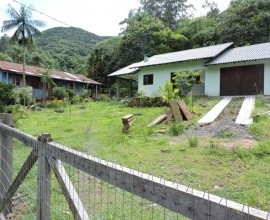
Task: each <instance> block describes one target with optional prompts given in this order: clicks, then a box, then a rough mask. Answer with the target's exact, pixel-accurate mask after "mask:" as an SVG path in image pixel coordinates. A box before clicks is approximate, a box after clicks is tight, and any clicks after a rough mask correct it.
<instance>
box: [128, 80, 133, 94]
mask: <svg viewBox="0 0 270 220" xmlns="http://www.w3.org/2000/svg"><path fill="white" fill-rule="evenodd" d="M132 87H133V86H132V79H129V98H131V97H132Z"/></svg>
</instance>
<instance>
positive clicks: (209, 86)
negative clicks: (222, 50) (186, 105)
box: [205, 60, 270, 96]
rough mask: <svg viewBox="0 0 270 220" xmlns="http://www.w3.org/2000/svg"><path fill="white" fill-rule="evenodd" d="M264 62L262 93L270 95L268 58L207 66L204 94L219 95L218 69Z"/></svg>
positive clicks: (269, 63) (269, 62) (269, 61)
mask: <svg viewBox="0 0 270 220" xmlns="http://www.w3.org/2000/svg"><path fill="white" fill-rule="evenodd" d="M253 64H264V95H270V60H259V61H252V62H238V63H230V64H223V65H215V66H209V67H207V68H206V70H205V95H208V96H219V95H220V69H221V68H225V67H234V66H246V65H253Z"/></svg>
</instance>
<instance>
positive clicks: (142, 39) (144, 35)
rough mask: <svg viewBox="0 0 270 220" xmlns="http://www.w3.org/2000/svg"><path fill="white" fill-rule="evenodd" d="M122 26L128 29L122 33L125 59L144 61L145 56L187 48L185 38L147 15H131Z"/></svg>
mask: <svg viewBox="0 0 270 220" xmlns="http://www.w3.org/2000/svg"><path fill="white" fill-rule="evenodd" d="M122 24H126V25H127V27H126V29H125V30H124V31H123V33H122V34H123V39H122V42H121V45H120V49H121V53H124V54H125V57H129V58H131V57H134V61H138V60H142V59H143V57H144V55H145V54H147V55H149V56H152V55H155V54H160V53H166V52H172V51H176V50H182V49H185V48H186V45H187V38H186V37H185V36H183V35H181V34H178V33H175V32H174V31H172V30H171V29H170V28H168V27H165V26H164V24H163V22H162V21H161V20H159V19H157V18H154V17H152V16H149V15H148V14H147V13H136V14H134V15H131V17H130V18H128V19H126V20H125V21H124V22H123V23H122ZM130 63H131V62H129V63H128V64H130Z"/></svg>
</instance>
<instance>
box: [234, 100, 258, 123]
mask: <svg viewBox="0 0 270 220" xmlns="http://www.w3.org/2000/svg"><path fill="white" fill-rule="evenodd" d="M254 105H255V96H246V97H245V100H244V102H243V104H242V106H241V109H240V111H239V114H238V116H237V119H236V121H235V123H236V124H240V125H251V124H252V122H253V120H252V118H251V114H252V111H253V109H254Z"/></svg>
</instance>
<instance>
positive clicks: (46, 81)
mask: <svg viewBox="0 0 270 220" xmlns="http://www.w3.org/2000/svg"><path fill="white" fill-rule="evenodd" d="M41 82H42V83H43V101H44V99H45V95H46V91H47V88H48V97H50V96H51V93H52V89H53V88H54V87H57V86H56V84H55V83H54V81H53V79H52V72H51V70H50V69H49V68H47V69H46V71H45V72H44V73H43V74H42V77H41Z"/></svg>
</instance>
